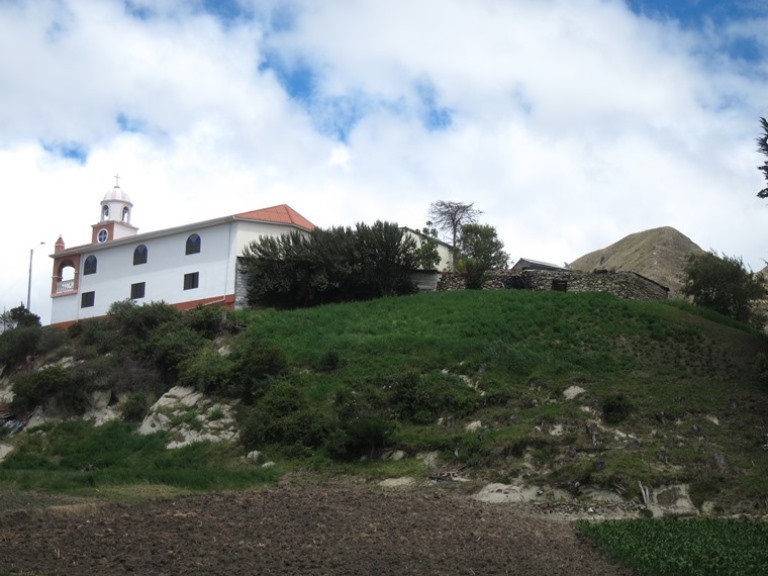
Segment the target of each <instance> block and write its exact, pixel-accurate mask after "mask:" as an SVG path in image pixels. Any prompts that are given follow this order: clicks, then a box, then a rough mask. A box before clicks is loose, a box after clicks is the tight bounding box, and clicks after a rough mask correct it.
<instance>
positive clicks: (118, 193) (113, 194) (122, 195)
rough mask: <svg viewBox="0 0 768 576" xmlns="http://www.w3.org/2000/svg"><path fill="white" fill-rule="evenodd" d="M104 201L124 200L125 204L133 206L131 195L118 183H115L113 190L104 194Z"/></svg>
mask: <svg viewBox="0 0 768 576" xmlns="http://www.w3.org/2000/svg"><path fill="white" fill-rule="evenodd" d="M102 202H122V203H124V204H128V205H129V206H133V202H131V197H130V196H128V194H127V193H126V192H125V190H123V189H122V188H120V186H118V185H117V184H115V187H114V188H112V190H110V191H109V192H107V193H106V194H104V199H103V200H102Z"/></svg>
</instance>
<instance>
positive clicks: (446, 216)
mask: <svg viewBox="0 0 768 576" xmlns="http://www.w3.org/2000/svg"><path fill="white" fill-rule="evenodd" d="M474 206H475V203H474V202H471V203H469V204H466V203H464V202H450V201H447V200H438V201H436V202H432V204H430V205H429V217H430V219H431V221H432V223H433V225H434V226H435V227H436V228H437V229H438V230H442V231H443V232H446V233H447V234H449V235H450V237H451V246H453V249H454V250H455V249H456V241H457V240H458V238H459V235H460V234H461V229H462V228H463V227H464V226H465V225H467V224H476V223H477V217H478V216H480V214H482V212H481V211H480V210H477V209H476V208H475V207H474Z"/></svg>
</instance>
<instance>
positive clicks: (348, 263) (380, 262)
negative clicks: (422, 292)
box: [240, 221, 416, 308]
mask: <svg viewBox="0 0 768 576" xmlns="http://www.w3.org/2000/svg"><path fill="white" fill-rule="evenodd" d="M415 251H416V242H415V241H414V240H413V239H412V238H410V237H405V236H404V233H403V231H402V230H401V229H400V228H399V227H398V225H397V224H394V223H389V222H381V221H377V222H375V223H374V224H373V225H372V226H368V225H366V224H362V223H361V224H357V226H356V227H355V228H354V229H353V228H349V227H346V228H342V227H338V228H330V229H328V230H323V229H320V228H316V229H315V230H313V231H312V232H311V233H310V234H309V235H305V234H303V233H300V232H292V233H290V234H286V235H282V236H280V237H279V238H275V237H269V236H268V237H262V238H260V239H259V240H258V241H256V242H251V243H250V244H249V245H248V246H247V247H246V248H245V250H244V251H243V254H242V256H241V257H240V269H241V271H242V272H243V273H244V274H245V276H246V285H247V300H248V303H249V304H251V305H258V304H262V305H267V306H275V307H278V308H297V307H305V306H313V305H316V304H323V303H327V302H340V301H349V300H365V299H369V298H378V297H381V296H391V295H395V294H408V293H411V292H413V291H414V289H415V288H414V284H413V282H412V281H411V279H410V271H411V270H412V269H413V268H414V267H415V265H416V261H415Z"/></svg>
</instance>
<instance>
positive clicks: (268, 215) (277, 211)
mask: <svg viewBox="0 0 768 576" xmlns="http://www.w3.org/2000/svg"><path fill="white" fill-rule="evenodd" d="M235 218H243V219H245V220H258V221H260V222H277V223H280V224H293V225H294V226H298V227H299V228H304V229H305V230H314V229H315V228H316V226H315V225H314V224H312V222H310V221H309V220H307V219H306V218H304V216H302V215H301V214H299V213H298V212H296V210H294V209H293V208H291V207H290V206H288V205H287V204H280V205H279V206H272V207H270V208H261V209H260V210H251V211H250V212H241V213H240V214H235Z"/></svg>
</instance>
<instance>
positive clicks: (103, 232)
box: [96, 228, 108, 244]
mask: <svg viewBox="0 0 768 576" xmlns="http://www.w3.org/2000/svg"><path fill="white" fill-rule="evenodd" d="M107 236H108V234H107V230H106V229H105V228H102V229H101V230H99V233H98V235H97V236H96V240H98V241H99V244H103V243H104V242H106V241H107Z"/></svg>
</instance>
